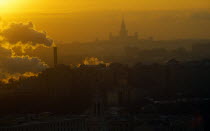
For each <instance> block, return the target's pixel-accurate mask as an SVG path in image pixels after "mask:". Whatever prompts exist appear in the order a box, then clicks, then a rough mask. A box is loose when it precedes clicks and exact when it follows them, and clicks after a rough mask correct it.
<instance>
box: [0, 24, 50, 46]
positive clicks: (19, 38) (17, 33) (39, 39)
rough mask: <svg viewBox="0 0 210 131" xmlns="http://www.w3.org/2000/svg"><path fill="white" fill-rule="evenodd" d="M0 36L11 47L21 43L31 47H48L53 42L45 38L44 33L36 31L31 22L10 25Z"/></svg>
mask: <svg viewBox="0 0 210 131" xmlns="http://www.w3.org/2000/svg"><path fill="white" fill-rule="evenodd" d="M0 35H1V36H2V37H3V40H4V42H5V43H9V44H11V45H15V44H17V43H21V44H22V45H28V46H33V47H34V46H37V45H43V46H47V47H50V46H52V44H53V40H52V39H50V38H49V37H47V35H46V32H40V31H37V30H36V29H35V28H34V25H33V23H32V22H28V23H11V24H10V25H9V26H8V27H6V28H4V29H3V30H2V31H1V33H0Z"/></svg>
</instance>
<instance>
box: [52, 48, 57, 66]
mask: <svg viewBox="0 0 210 131" xmlns="http://www.w3.org/2000/svg"><path fill="white" fill-rule="evenodd" d="M53 53H54V67H56V66H57V64H58V49H57V47H56V46H55V47H53Z"/></svg>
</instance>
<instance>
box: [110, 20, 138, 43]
mask: <svg viewBox="0 0 210 131" xmlns="http://www.w3.org/2000/svg"><path fill="white" fill-rule="evenodd" d="M109 40H123V41H134V40H138V32H135V33H134V35H128V30H127V28H126V24H125V20H124V18H123V19H122V23H121V28H120V32H119V35H118V36H113V35H112V33H110V34H109Z"/></svg>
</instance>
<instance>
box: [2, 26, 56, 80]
mask: <svg viewBox="0 0 210 131" xmlns="http://www.w3.org/2000/svg"><path fill="white" fill-rule="evenodd" d="M52 45H53V40H52V39H50V38H49V37H48V36H47V35H46V32H40V31H37V30H36V29H35V28H34V25H33V24H32V23H31V22H28V23H11V24H10V25H9V26H7V27H1V29H0V54H1V55H0V73H1V74H2V75H0V79H2V80H4V81H7V80H8V79H9V78H13V77H14V78H16V79H17V77H18V76H25V77H27V76H31V75H33V74H34V75H35V74H37V73H38V72H41V71H42V70H44V69H46V68H48V65H47V64H46V63H45V62H43V61H42V60H41V59H39V58H37V57H30V56H28V55H24V56H17V55H16V53H15V52H14V50H13V48H16V47H19V48H21V50H22V52H24V50H25V49H27V48H32V49H36V48H37V47H38V46H43V47H51V46H52ZM28 72H29V73H30V75H24V74H29V73H28Z"/></svg>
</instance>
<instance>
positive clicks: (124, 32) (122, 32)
mask: <svg viewBox="0 0 210 131" xmlns="http://www.w3.org/2000/svg"><path fill="white" fill-rule="evenodd" d="M120 36H121V37H122V38H125V37H127V36H128V31H127V29H126V24H125V20H124V17H123V18H122V24H121V29H120Z"/></svg>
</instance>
